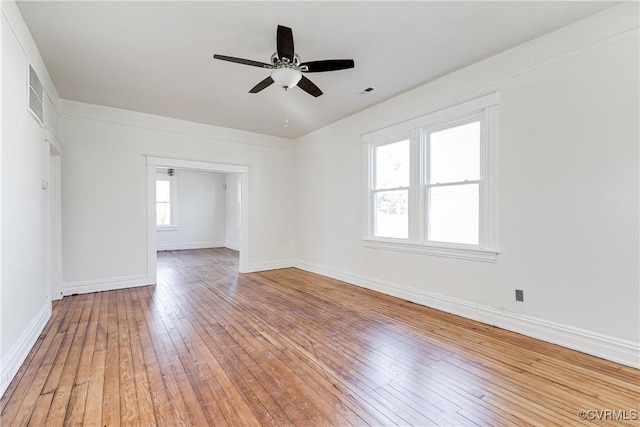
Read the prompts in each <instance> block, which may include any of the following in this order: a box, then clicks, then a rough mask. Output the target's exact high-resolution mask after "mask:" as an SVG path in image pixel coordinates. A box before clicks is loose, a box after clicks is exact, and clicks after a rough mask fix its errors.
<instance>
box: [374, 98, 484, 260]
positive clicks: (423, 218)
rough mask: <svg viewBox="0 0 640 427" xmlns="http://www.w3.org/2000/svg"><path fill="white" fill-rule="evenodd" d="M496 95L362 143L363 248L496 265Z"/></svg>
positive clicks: (386, 131)
mask: <svg viewBox="0 0 640 427" xmlns="http://www.w3.org/2000/svg"><path fill="white" fill-rule="evenodd" d="M496 106H497V97H496V95H495V94H493V95H487V96H484V97H482V98H478V99H475V100H472V101H468V102H465V103H463V104H459V105H456V106H453V107H450V108H447V109H444V110H440V111H436V112H434V113H431V114H429V115H427V116H423V117H420V118H417V119H414V120H411V121H409V122H405V123H401V124H398V125H395V126H391V127H389V128H387V129H382V130H380V131H377V132H373V133H371V134H367V135H365V136H364V137H363V142H364V144H365V145H364V147H365V149H364V153H365V166H366V172H367V173H366V177H367V178H366V180H365V181H366V182H365V191H366V196H365V213H366V217H365V232H364V239H363V241H364V244H365V246H367V247H373V248H379V249H392V250H400V251H406V252H418V253H425V254H431V255H440V256H449V257H454V258H461V259H474V260H481V261H495V260H496V255H497V250H496V243H495V224H494V214H493V211H494V206H493V204H494V202H493V199H494V197H493V185H494V183H493V174H494V171H493V161H492V159H493V138H494V137H493V135H494V131H493V126H494V115H495V110H496Z"/></svg>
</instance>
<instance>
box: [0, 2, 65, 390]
mask: <svg viewBox="0 0 640 427" xmlns="http://www.w3.org/2000/svg"><path fill="white" fill-rule="evenodd" d="M1 7H2V18H1V24H0V25H1V29H0V30H1V39H2V67H1V69H2V72H1V73H2V83H1V84H2V117H1V126H2V130H1V134H2V147H1V151H0V159H1V161H0V165H1V166H0V170H1V186H0V200H1V205H0V206H1V209H0V212H1V221H0V231H1V238H0V248H1V249H0V254H1V255H0V271H1V274H0V369H1V370H2V371H1V372H0V394H2V393H3V392H4V390H5V389H6V387H7V386H8V384H9V381H10V380H11V379H12V378H13V376H14V375H15V373H16V372H17V370H18V368H19V367H20V365H21V364H22V362H23V361H24V359H25V358H26V356H27V354H28V352H29V350H30V349H31V347H32V345H33V344H34V343H35V341H36V339H37V338H38V335H39V334H40V332H41V331H42V328H43V327H44V325H45V323H46V321H47V320H48V318H49V317H50V315H51V301H50V295H48V292H49V288H48V280H49V268H48V266H49V265H50V260H49V259H48V256H50V254H49V241H48V237H47V231H48V221H49V212H48V202H47V199H48V197H49V194H48V190H43V189H42V186H43V180H45V181H47V180H48V178H49V145H48V144H47V143H46V142H45V131H44V128H43V127H41V126H40V124H39V123H38V122H37V121H36V120H35V119H34V118H33V116H31V114H30V113H29V112H28V111H27V76H28V66H29V64H31V65H32V66H33V67H34V69H35V70H36V72H37V73H38V75H39V77H40V79H41V81H42V83H43V86H44V88H45V91H46V94H45V123H46V124H47V125H48V126H49V127H50V128H51V129H52V130H53V131H55V130H56V129H57V123H58V119H57V110H56V108H57V104H58V95H57V93H56V90H55V88H54V87H53V85H52V84H51V80H50V78H49V76H48V74H47V70H46V69H45V68H44V65H43V64H42V60H41V58H40V55H39V53H38V51H37V49H36V47H35V43H34V42H33V40H32V38H31V36H30V34H29V32H28V30H27V29H26V25H25V24H24V21H23V20H22V17H21V15H20V13H19V11H18V9H17V7H16V5H15V3H13V2H2V3H1Z"/></svg>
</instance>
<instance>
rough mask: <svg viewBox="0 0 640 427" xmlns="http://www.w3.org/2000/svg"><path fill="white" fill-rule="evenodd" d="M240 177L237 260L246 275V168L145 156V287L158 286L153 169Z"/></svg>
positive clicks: (247, 240) (247, 168)
mask: <svg viewBox="0 0 640 427" xmlns="http://www.w3.org/2000/svg"><path fill="white" fill-rule="evenodd" d="M158 167H167V168H174V169H187V170H192V171H203V172H217V173H237V174H240V185H241V195H240V204H241V209H242V212H241V213H240V257H239V260H238V270H239V271H240V273H248V272H249V200H248V199H249V197H248V194H249V191H248V190H249V167H248V166H237V165H226V164H221V163H209V162H201V161H194V160H182V159H170V158H166V157H152V156H147V283H149V284H153V283H156V282H157V242H156V238H157V237H156V176H157V175H156V168H158Z"/></svg>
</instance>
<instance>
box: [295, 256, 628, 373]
mask: <svg viewBox="0 0 640 427" xmlns="http://www.w3.org/2000/svg"><path fill="white" fill-rule="evenodd" d="M293 266H294V267H296V268H299V269H301V270H306V271H310V272H312V273H317V274H322V275H323V276H327V277H331V278H333V279H337V280H341V281H343V282H347V283H350V284H352V285H356V286H360V287H363V288H367V289H371V290H374V291H378V292H382V293H384V294H387V295H392V296H395V297H398V298H402V299H405V300H408V301H412V302H415V303H418V304H421V305H425V306H427V307H431V308H435V309H437V310H441V311H445V312H447V313H451V314H456V315H459V316H462V317H466V318H468V319H472V320H477V321H479V322H482V323H486V324H489V325H493V326H497V327H500V328H503V329H507V330H509V331H513V332H517V333H520V334H523V335H527V336H529V337H532V338H536V339H540V340H542V341H547V342H550V343H553V344H558V345H561V346H563V347H567V348H571V349H574V350H578V351H581V352H583V353H587V354H591V355H593V356H597V357H601V358H603V359H607V360H611V361H613V362H617V363H621V364H623V365H627V366H631V367H633V368H640V345H639V344H638V343H635V342H632V341H627V340H622V339H619V338H615V337H611V336H607V335H603V334H599V333H596V332H592V331H588V330H585V329H580V328H575V327H573V326H568V325H563V324H560V323H555V322H551V321H548V320H543V319H539V318H535V317H530V316H525V315H522V314H517V313H509V312H505V311H501V310H498V309H495V308H493V307H489V306H484V305H480V304H475V303H471V302H468V301H462V300H459V299H456V298H450V297H447V296H444V295H439V294H435V293H432V292H426V291H420V290H416V289H412V288H409V287H406V286H402V285H398V284H395V283H390V282H386V281H382V280H378V279H376V278H373V277H367V276H364V275H361V274H356V273H351V272H348V271H343V270H338V269H334V268H330V267H325V266H322V265H318V264H314V263H310V262H306V261H302V260H294V261H293Z"/></svg>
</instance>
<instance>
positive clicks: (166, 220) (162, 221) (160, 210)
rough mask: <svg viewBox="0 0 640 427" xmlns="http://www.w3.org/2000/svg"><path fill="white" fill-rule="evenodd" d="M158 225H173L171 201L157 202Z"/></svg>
mask: <svg viewBox="0 0 640 427" xmlns="http://www.w3.org/2000/svg"><path fill="white" fill-rule="evenodd" d="M156 225H171V204H170V203H156Z"/></svg>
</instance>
